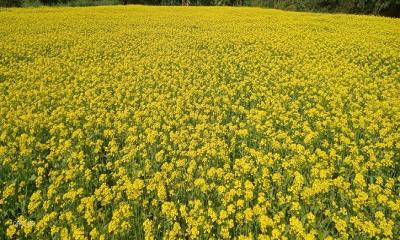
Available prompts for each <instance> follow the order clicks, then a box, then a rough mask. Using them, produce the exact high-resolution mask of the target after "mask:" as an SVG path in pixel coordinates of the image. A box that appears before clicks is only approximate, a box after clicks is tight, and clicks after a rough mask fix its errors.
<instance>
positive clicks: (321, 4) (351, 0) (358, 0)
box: [0, 0, 400, 17]
mask: <svg viewBox="0 0 400 240" xmlns="http://www.w3.org/2000/svg"><path fill="white" fill-rule="evenodd" d="M108 4H144V5H185V6H189V5H193V6H199V5H202V6H260V7H270V8H279V9H287V10H294V11H318V12H345V13H358V14H375V15H384V16H391V17H400V0H0V6H2V7H21V6H39V5H70V6H90V5H108Z"/></svg>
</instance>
